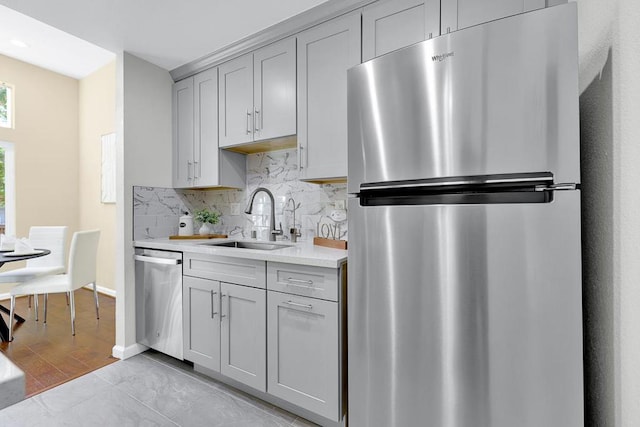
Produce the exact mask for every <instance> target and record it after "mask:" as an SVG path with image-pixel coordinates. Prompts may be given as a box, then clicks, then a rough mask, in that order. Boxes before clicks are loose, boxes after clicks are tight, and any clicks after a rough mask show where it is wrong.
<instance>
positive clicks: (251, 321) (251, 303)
mask: <svg viewBox="0 0 640 427" xmlns="http://www.w3.org/2000/svg"><path fill="white" fill-rule="evenodd" d="M220 291H221V309H220V319H221V320H220V324H221V330H222V339H221V350H222V355H221V368H220V372H221V373H222V374H223V375H226V376H227V377H229V378H233V379H234V380H236V381H240V382H241V383H243V384H246V385H248V386H251V387H253V388H255V389H256V390H260V391H262V392H264V391H266V378H267V361H266V357H267V355H266V347H267V343H266V323H265V322H266V313H265V311H266V310H265V306H266V291H265V290H264V289H256V288H250V287H247V286H238V285H233V284H230V283H221V284H220Z"/></svg>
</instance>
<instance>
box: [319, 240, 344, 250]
mask: <svg viewBox="0 0 640 427" xmlns="http://www.w3.org/2000/svg"><path fill="white" fill-rule="evenodd" d="M313 244H314V245H317V246H326V247H327V248H334V249H347V241H346V240H333V239H325V238H324V237H314V238H313Z"/></svg>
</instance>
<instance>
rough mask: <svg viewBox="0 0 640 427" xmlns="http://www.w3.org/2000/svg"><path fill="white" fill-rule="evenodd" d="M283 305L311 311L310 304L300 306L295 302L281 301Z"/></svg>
mask: <svg viewBox="0 0 640 427" xmlns="http://www.w3.org/2000/svg"><path fill="white" fill-rule="evenodd" d="M282 303H283V304H287V305H292V306H294V307H302V308H306V309H309V310H311V309H313V306H312V305H311V304H300V303H297V302H293V301H282Z"/></svg>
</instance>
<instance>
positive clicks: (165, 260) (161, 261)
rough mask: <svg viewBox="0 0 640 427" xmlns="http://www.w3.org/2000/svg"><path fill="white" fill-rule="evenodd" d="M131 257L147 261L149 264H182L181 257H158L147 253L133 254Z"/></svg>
mask: <svg viewBox="0 0 640 427" xmlns="http://www.w3.org/2000/svg"><path fill="white" fill-rule="evenodd" d="M133 259H135V260H136V261H142V262H149V263H151V264H164V265H179V264H182V260H181V259H173V258H159V257H155V256H149V255H134V256H133Z"/></svg>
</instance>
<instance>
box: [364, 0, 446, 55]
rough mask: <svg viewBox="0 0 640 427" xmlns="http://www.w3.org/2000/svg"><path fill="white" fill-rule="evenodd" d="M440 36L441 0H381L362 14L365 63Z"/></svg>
mask: <svg viewBox="0 0 640 427" xmlns="http://www.w3.org/2000/svg"><path fill="white" fill-rule="evenodd" d="M438 35H440V1H439V0H382V1H378V2H376V3H373V4H371V5H369V6H367V7H365V8H364V10H363V12H362V60H363V61H368V60H370V59H372V58H375V57H376V56H380V55H384V54H385V53H389V52H391V51H394V50H397V49H400V48H403V47H405V46H409V45H412V44H414V43H418V42H420V41H423V40H426V39H429V38H431V37H436V36H438Z"/></svg>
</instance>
